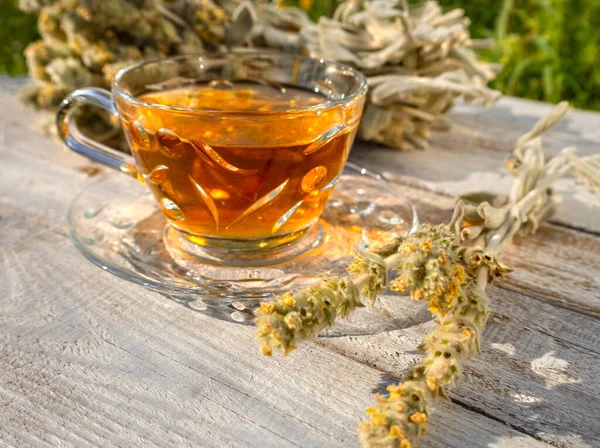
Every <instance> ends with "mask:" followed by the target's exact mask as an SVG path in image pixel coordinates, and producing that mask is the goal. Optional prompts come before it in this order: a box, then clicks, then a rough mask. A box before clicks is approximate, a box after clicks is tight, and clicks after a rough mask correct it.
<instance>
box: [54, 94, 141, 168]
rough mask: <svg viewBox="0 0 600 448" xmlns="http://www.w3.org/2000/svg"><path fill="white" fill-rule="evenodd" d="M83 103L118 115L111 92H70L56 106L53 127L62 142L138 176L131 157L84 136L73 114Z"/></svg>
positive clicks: (109, 165) (85, 154)
mask: <svg viewBox="0 0 600 448" xmlns="http://www.w3.org/2000/svg"><path fill="white" fill-rule="evenodd" d="M83 105H91V106H97V107H99V108H101V109H104V110H105V111H107V112H109V113H111V114H112V115H113V116H114V117H116V118H119V113H118V112H117V109H116V107H115V103H114V101H113V97H112V94H111V92H109V91H108V90H104V89H98V88H94V87H89V88H85V89H78V90H75V91H73V92H71V93H70V94H69V95H68V96H67V97H66V98H65V99H64V100H63V101H62V103H61V104H60V106H59V107H58V112H57V114H56V127H57V129H58V134H59V135H60V136H61V138H62V140H63V141H64V142H65V144H66V145H67V146H68V147H69V148H70V149H71V150H73V151H75V152H76V153H78V154H81V155H84V156H86V157H87V158H88V159H91V160H93V161H95V162H99V163H101V164H102V165H106V166H108V167H110V168H113V169H116V170H119V171H122V172H124V173H127V174H130V175H132V176H134V177H137V176H138V172H137V169H136V168H135V162H134V160H133V157H131V156H130V155H128V154H125V153H123V152H121V151H118V150H116V149H114V148H111V147H110V146H106V145H104V144H102V143H99V142H97V141H95V140H92V139H91V138H89V137H86V136H85V135H83V133H82V132H81V131H80V130H79V128H78V127H77V124H76V120H75V119H74V117H73V113H74V112H75V111H76V110H77V109H78V108H79V107H81V106H83Z"/></svg>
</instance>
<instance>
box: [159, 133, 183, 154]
mask: <svg viewBox="0 0 600 448" xmlns="http://www.w3.org/2000/svg"><path fill="white" fill-rule="evenodd" d="M156 140H157V141H158V150H159V151H160V152H161V153H162V154H164V155H165V156H167V157H169V158H171V159H178V158H179V157H181V156H182V154H183V142H182V141H181V139H180V138H179V136H178V135H177V134H175V132H173V131H171V130H170V129H167V128H160V129H159V130H158V131H156Z"/></svg>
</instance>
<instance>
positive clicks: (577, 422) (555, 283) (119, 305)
mask: <svg viewBox="0 0 600 448" xmlns="http://www.w3.org/2000/svg"><path fill="white" fill-rule="evenodd" d="M19 83H22V80H21V81H20V80H9V79H6V78H0V86H2V88H1V89H0V90H2V91H4V93H3V94H2V96H1V97H0V98H1V99H0V104H1V107H0V446H15V447H28V446H36V447H37V446H52V447H61V446H76V447H84V446H102V447H108V446H144V447H150V446H161V447H164V446H169V447H170V446H202V447H213V446H214V447H223V446H251V447H291V446H301V447H353V446H358V440H357V438H356V426H357V424H358V423H359V421H360V420H361V419H362V418H364V417H365V415H364V414H363V408H364V407H366V406H368V405H369V404H370V403H372V400H373V397H372V395H373V393H374V392H377V391H380V390H382V389H383V388H385V386H386V385H387V384H390V383H392V382H396V381H397V380H398V378H400V376H401V375H402V372H403V371H404V370H405V369H406V367H407V366H408V365H409V364H410V363H413V362H415V361H416V360H417V359H418V357H419V356H420V355H419V353H418V351H417V350H416V347H417V344H418V342H419V341H420V340H421V338H422V337H423V336H424V335H425V334H426V333H427V332H429V331H430V330H431V329H432V327H433V323H432V322H431V321H430V320H429V317H428V314H427V312H426V311H425V310H424V309H423V308H422V307H420V306H418V305H416V304H415V303H411V302H408V303H406V304H405V305H403V306H399V307H396V308H394V311H393V312H394V315H393V316H392V317H391V318H392V319H393V322H395V323H396V324H395V325H394V326H393V327H391V328H388V329H386V330H385V331H382V332H378V333H375V334H368V335H364V334H363V335H360V334H358V335H351V334H337V335H335V334H332V335H330V336H329V337H322V338H320V339H319V340H318V341H317V342H316V343H311V344H307V345H306V346H304V347H302V348H301V349H299V350H297V351H295V352H294V353H292V354H291V355H290V356H288V357H286V358H282V357H273V358H263V357H262V356H260V354H259V353H258V350H257V347H256V345H255V343H254V331H253V328H252V327H249V326H244V325H239V324H236V323H235V322H226V321H223V320H217V319H212V318H210V317H208V316H205V315H203V314H201V313H198V312H194V311H192V310H190V309H188V308H185V307H184V306H181V305H179V304H178V303H175V302H174V301H171V300H168V299H167V298H165V297H164V296H162V295H160V294H157V293H153V292H149V291H147V290H145V289H144V288H142V287H139V286H136V285H133V284H131V283H128V282H126V281H124V280H121V279H118V278H116V277H114V276H112V275H110V274H109V273H107V272H103V271H102V270H101V269H99V268H97V267H96V266H93V265H92V264H91V263H89V262H88V261H86V260H85V259H84V257H83V256H82V255H81V254H80V253H79V252H78V251H77V249H75V247H73V244H72V243H71V241H70V240H69V236H68V231H67V224H66V220H65V215H66V212H67V208H68V206H69V204H70V202H71V200H72V199H73V198H74V196H75V195H76V194H77V193H78V192H80V191H81V190H82V189H83V188H85V186H86V185H87V184H88V183H89V182H91V181H93V180H95V179H97V176H98V175H99V174H100V173H104V172H105V171H106V170H105V169H104V168H100V169H98V167H97V166H96V165H93V164H92V163H90V162H89V161H88V160H86V159H84V158H83V157H80V156H78V155H76V154H73V153H71V152H69V151H68V150H66V149H64V148H63V147H61V146H60V145H59V144H58V143H56V142H53V141H51V140H49V139H48V138H47V137H45V136H43V135H42V134H41V133H40V131H39V130H38V123H37V121H38V117H37V116H36V115H35V114H34V113H33V112H31V111H26V110H24V108H23V107H22V106H21V105H19V103H18V101H17V99H16V94H15V87H16V85H17V84H19ZM550 107H551V106H549V105H546V104H542V103H537V102H531V101H524V100H518V99H514V98H505V99H503V100H501V101H500V103H499V104H498V105H497V106H496V107H494V108H493V109H491V110H488V111H483V110H480V109H478V108H475V107H471V106H467V105H459V106H458V107H457V108H456V109H455V111H454V112H453V113H452V121H453V123H454V127H453V129H452V131H451V132H439V133H436V134H435V135H434V136H433V145H432V148H431V149H429V150H427V151H426V152H412V153H400V152H395V151H393V150H390V149H386V148H382V147H377V148H374V147H373V146H372V145H371V146H370V147H369V145H365V144H358V145H357V146H356V147H355V148H354V150H353V154H352V159H353V160H354V161H355V162H358V163H361V164H364V165H366V166H368V167H370V168H373V169H376V170H379V171H381V172H384V174H385V175H386V176H388V177H389V178H391V179H393V180H394V181H396V182H399V183H400V184H402V185H404V191H405V194H406V195H407V196H408V197H409V198H410V199H411V200H412V201H414V203H415V204H416V206H417V207H418V210H419V213H420V217H421V220H422V221H431V222H442V221H444V220H446V219H448V217H449V216H450V213H451V210H452V207H453V199H452V197H453V195H455V194H456V193H459V192H464V191H468V190H473V189H486V190H490V189H492V190H495V191H504V190H505V189H506V188H507V186H508V185H509V183H510V177H509V176H508V175H507V174H506V173H505V172H504V171H503V169H502V161H503V159H504V158H505V157H506V156H507V155H508V154H509V152H510V150H511V148H512V146H513V144H514V142H515V141H516V139H517V137H518V136H519V135H520V134H521V133H523V132H524V131H525V130H527V129H529V127H530V126H531V125H532V124H533V123H534V122H535V121H536V120H537V119H538V118H539V117H541V116H542V115H543V114H544V113H545V112H546V111H548V110H549V109H550ZM546 143H547V147H548V153H549V154H554V153H556V152H557V151H558V150H559V149H560V148H562V147H563V146H567V145H571V144H575V145H577V146H578V147H579V148H580V151H581V152H582V153H585V154H588V153H592V152H594V151H598V150H600V114H595V113H590V112H580V111H577V112H573V111H572V112H571V113H570V114H569V115H568V117H567V118H566V120H565V121H564V122H563V123H562V124H561V125H560V126H559V127H558V128H557V129H556V130H554V131H553V132H551V133H550V134H549V136H548V138H546ZM559 187H560V190H561V191H563V192H564V194H565V201H564V204H563V206H562V207H561V209H560V213H559V214H558V215H557V216H556V218H555V219H554V220H553V221H552V223H550V224H547V225H544V226H543V227H542V228H541V229H540V231H539V232H538V233H537V234H536V235H535V236H533V237H531V238H529V239H527V240H524V239H517V240H516V242H515V244H514V245H513V246H512V247H511V248H510V249H509V250H508V252H507V253H506V256H505V261H506V263H507V264H509V265H511V266H513V267H514V268H516V271H515V272H514V273H513V274H511V275H510V277H509V278H508V279H507V280H506V281H505V282H504V283H502V284H500V285H498V286H493V287H491V288H490V291H489V295H490V299H491V308H492V313H491V318H490V320H489V324H488V327H487V329H486V331H485V334H484V337H483V339H484V343H483V356H482V357H480V358H478V359H473V360H471V361H469V362H468V363H467V367H466V374H465V376H464V378H463V380H462V382H461V383H460V385H459V386H458V387H457V388H456V389H455V390H453V391H452V393H451V397H452V401H451V402H450V401H444V402H442V403H440V404H439V406H437V408H436V411H435V416H434V417H433V418H431V423H430V434H429V435H428V436H427V437H426V438H425V440H424V443H423V446H426V447H427V446H436V447H437V446H454V447H485V446H493V447H525V446H527V447H529V446H532V447H547V446H556V447H562V446H575V447H600V237H599V235H600V208H598V207H600V201H598V200H597V199H594V198H592V197H591V195H590V194H588V193H586V192H585V190H584V189H583V188H580V187H574V186H573V185H572V183H570V182H561V183H560V185H559ZM583 200H585V201H589V202H590V203H591V204H593V207H586V206H584V205H583V203H582V201H583ZM392 300H393V299H391V298H388V299H384V300H383V301H382V303H383V305H382V307H381V308H379V309H377V310H375V311H372V310H365V311H364V312H365V313H380V314H381V315H382V316H384V315H385V314H386V310H385V308H386V307H387V305H388V304H390V303H391V301H392ZM396 300H397V299H396ZM358 318H360V316H359V317H358ZM386 318H388V319H389V318H390V317H389V316H387V317H386ZM334 336H335V337H334Z"/></svg>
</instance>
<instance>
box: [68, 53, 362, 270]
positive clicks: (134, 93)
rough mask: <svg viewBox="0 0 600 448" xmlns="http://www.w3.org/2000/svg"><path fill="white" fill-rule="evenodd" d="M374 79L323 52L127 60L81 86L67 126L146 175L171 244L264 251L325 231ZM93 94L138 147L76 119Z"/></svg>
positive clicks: (110, 158) (207, 251) (127, 168)
mask: <svg viewBox="0 0 600 448" xmlns="http://www.w3.org/2000/svg"><path fill="white" fill-rule="evenodd" d="M366 91H367V86H366V81H365V79H364V78H363V76H362V75H361V74H360V73H359V72H357V71H356V70H354V69H353V68H351V67H348V66H345V65H343V64H338V63H334V62H328V61H324V60H317V59H311V58H305V57H301V56H296V55H287V54H269V53H260V54H259V53H225V54H214V55H211V54H206V55H195V56H180V57H174V58H168V59H162V60H157V61H150V62H143V63H139V64H136V65H133V66H131V67H128V68H125V69H123V70H121V71H120V72H119V73H118V74H117V76H116V77H115V79H114V81H113V86H112V94H111V92H108V91H106V90H103V89H97V88H86V89H80V90H77V91H75V92H73V93H71V94H70V95H69V96H68V97H67V98H66V99H65V100H64V101H63V103H62V104H61V106H60V109H59V111H58V115H57V126H58V130H59V132H60V135H61V136H62V138H63V140H64V141H65V143H66V144H67V145H68V146H69V148H71V149H72V150H74V151H76V152H78V153H81V154H83V155H85V156H87V157H89V158H90V159H92V160H95V161H97V162H100V163H103V164H104V165H107V166H109V167H111V168H116V169H118V170H121V171H123V172H126V173H129V174H131V175H133V176H135V177H136V178H138V180H140V181H142V182H145V183H146V185H147V186H148V188H149V189H150V191H151V193H152V195H153V196H154V198H155V200H156V202H157V204H158V206H159V207H160V209H161V211H162V213H163V214H164V216H165V217H166V218H167V220H168V222H169V225H168V226H167V229H166V232H165V242H166V245H167V248H168V249H169V251H170V252H171V253H172V254H173V253H175V254H177V256H185V257H189V258H200V259H202V260H204V261H210V262H225V263H227V260H228V259H231V256H234V257H237V256H241V257H242V258H244V257H245V259H246V260H251V259H253V258H255V259H256V260H263V262H264V261H265V258H271V257H272V256H273V257H275V258H281V257H284V258H289V257H290V255H291V254H295V253H297V252H298V250H295V249H294V247H296V249H299V248H300V247H303V248H307V247H310V245H311V244H310V242H309V244H307V242H306V241H305V242H304V243H303V244H301V245H298V244H297V241H298V240H299V239H302V238H301V237H303V236H304V237H305V238H306V237H307V235H308V234H309V233H310V234H311V235H315V232H309V230H310V229H311V228H312V227H313V224H315V223H316V222H317V221H318V218H319V216H320V214H321V212H322V211H323V208H324V207H325V205H326V203H327V200H328V199H329V197H330V195H331V194H332V192H333V189H334V186H335V183H336V181H337V179H338V178H339V176H340V174H341V172H342V170H343V167H344V164H345V162H346V160H347V158H348V154H349V151H350V147H351V146H352V142H353V140H354V136H355V134H356V130H357V126H358V124H359V121H360V116H361V113H362V108H363V105H364V101H365V95H366ZM84 104H88V105H94V106H99V107H101V108H103V109H105V110H107V111H108V112H110V113H111V114H112V115H114V116H115V117H117V118H119V120H120V122H121V125H122V127H123V130H124V133H125V135H126V137H127V141H128V143H129V147H130V149H131V153H132V154H133V158H132V157H131V156H129V155H126V154H124V153H122V152H119V151H117V150H114V149H112V148H110V147H107V146H105V145H103V144H101V143H98V142H95V141H93V140H91V139H89V138H87V137H85V136H84V135H83V134H82V133H81V132H80V131H79V130H78V129H77V127H76V124H75V120H74V119H72V117H73V115H72V113H73V112H74V111H75V110H76V109H77V107H78V106H80V105H84ZM282 247H285V250H283V251H282ZM274 248H276V249H277V251H276V252H277V254H278V255H274V254H275V252H272V253H271V254H269V252H268V251H269V250H272V249H274ZM282 254H283V255H282ZM271 261H276V260H271ZM244 264H251V263H248V262H244Z"/></svg>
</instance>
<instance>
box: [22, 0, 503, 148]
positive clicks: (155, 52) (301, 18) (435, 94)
mask: <svg viewBox="0 0 600 448" xmlns="http://www.w3.org/2000/svg"><path fill="white" fill-rule="evenodd" d="M19 3H20V6H21V8H22V9H23V10H26V11H32V12H39V30H40V34H41V35H42V39H41V40H40V41H38V42H35V43H34V44H32V45H30V46H29V47H28V48H27V50H26V52H25V53H26V56H27V63H28V66H29V72H30V74H31V76H32V78H33V79H34V80H36V81H37V83H36V84H34V85H32V86H29V87H27V88H26V89H25V90H24V91H23V98H24V99H25V101H26V102H27V103H29V104H33V105H36V106H37V107H41V108H46V109H52V108H55V107H56V106H57V105H58V103H59V102H60V101H61V100H62V99H63V98H64V97H65V96H66V95H67V94H68V93H69V92H70V91H72V90H75V89H77V88H80V87H86V86H99V87H109V86H110V81H111V80H112V78H113V77H114V75H115V74H116V72H117V71H118V70H119V69H121V68H123V67H125V66H127V65H130V64H131V63H133V62H135V61H139V60H141V59H147V58H156V57H160V56H166V55H175V54H186V53H196V52H201V51H206V50H226V49H229V48H234V47H239V46H243V47H250V48H257V49H265V48H268V49H273V50H282V51H286V52H297V53H302V54H308V55H310V56H313V57H319V58H325V59H329V60H335V61H341V62H345V63H348V64H350V65H353V66H355V67H356V68H358V69H360V70H361V71H363V72H364V73H365V75H367V77H368V82H369V85H370V88H371V91H370V93H369V97H368V99H367V105H366V109H365V114H364V118H363V120H362V123H361V127H360V131H359V136H360V137H361V138H362V139H364V140H369V141H376V142H380V143H383V144H386V145H389V146H393V147H398V148H402V149H413V148H425V147H426V146H427V140H428V138H429V135H430V132H431V128H432V126H434V125H438V124H443V119H444V117H445V115H446V113H447V112H448V111H449V110H450V109H451V107H452V105H453V103H454V100H455V99H456V98H457V97H462V98H465V99H466V100H469V101H473V102H476V103H479V104H482V105H489V104H492V103H493V102H495V101H496V100H497V99H498V97H499V96H500V94H499V93H498V92H496V91H493V90H490V89H488V88H487V87H485V86H486V84H487V82H488V81H490V80H491V79H493V78H494V70H493V69H492V67H491V66H488V65H486V64H483V63H480V62H478V61H476V59H475V56H474V53H473V52H472V51H471V50H470V48H471V47H472V46H473V42H472V41H471V39H470V37H469V34H468V31H467V27H468V24H469V20H468V19H467V18H466V17H465V16H464V11H462V10H460V9H455V10H452V11H449V12H446V13H444V12H443V11H442V9H441V8H440V6H439V5H438V4H437V3H436V2H434V1H428V2H425V3H424V4H423V5H422V6H421V7H419V8H415V9H411V10H409V9H408V7H407V5H406V2H399V1H397V0H345V1H343V2H342V3H341V4H340V6H339V7H338V9H337V11H336V12H335V16H334V17H333V18H332V19H328V18H324V17H322V18H321V19H320V20H319V22H318V23H314V22H312V21H311V20H310V19H309V17H308V15H307V14H306V13H305V12H304V11H303V10H302V9H299V8H294V7H281V6H280V5H279V4H276V3H272V2H267V1H254V2H250V1H242V0H20V2H19ZM93 118H95V117H93ZM84 121H85V122H86V123H87V126H84V131H87V133H88V134H91V135H92V136H95V137H96V138H100V139H101V140H102V139H103V137H104V138H106V135H108V136H112V135H113V133H112V132H111V126H110V123H108V122H106V123H105V122H103V121H98V120H93V119H90V117H88V119H87V120H84ZM103 132H107V133H108V134H106V135H103Z"/></svg>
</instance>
